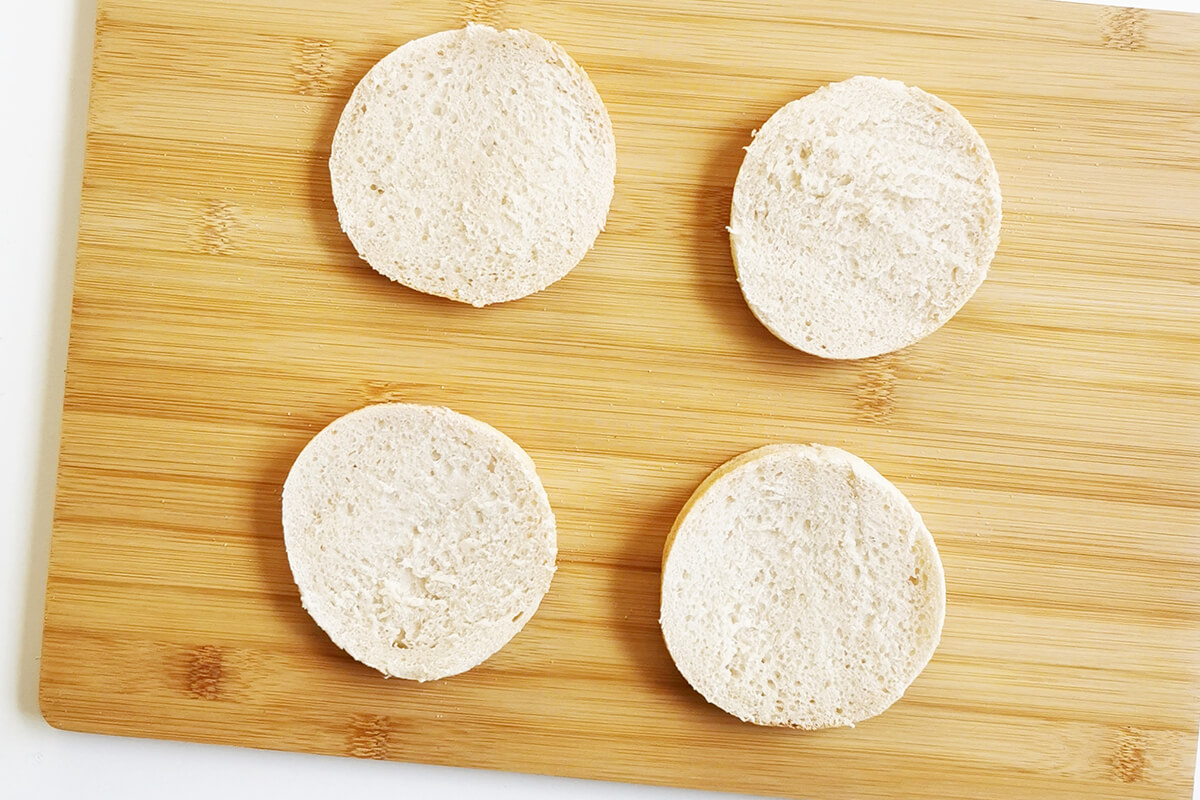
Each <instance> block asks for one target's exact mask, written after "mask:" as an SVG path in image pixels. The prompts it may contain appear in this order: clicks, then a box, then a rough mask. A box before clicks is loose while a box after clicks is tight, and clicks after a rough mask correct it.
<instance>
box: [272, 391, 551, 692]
mask: <svg viewBox="0 0 1200 800" xmlns="http://www.w3.org/2000/svg"><path fill="white" fill-rule="evenodd" d="M283 523H284V538H285V542H286V545H287V552H288V561H289V563H290V564H291V567H292V573H293V575H294V577H295V580H296V583H297V585H298V586H299V588H300V595H301V600H302V602H303V604H304V607H305V609H306V610H307V611H308V612H309V614H310V615H312V617H313V619H314V620H315V621H316V622H317V624H318V625H320V627H321V628H322V629H324V630H325V632H326V633H327V634H329V636H330V638H331V639H333V641H334V642H335V643H336V644H337V645H338V646H339V647H341V648H342V649H344V650H346V652H348V653H349V654H350V655H352V656H353V657H354V658H356V659H358V660H359V661H361V662H363V663H365V664H367V665H369V666H371V667H374V668H375V669H377V670H379V671H380V672H383V673H384V674H386V675H391V676H396V677H401V678H410V679H415V680H433V679H436V678H442V677H446V676H449V675H454V674H456V673H459V672H462V671H464V670H467V669H470V668H471V667H474V666H475V665H477V664H479V663H480V662H482V661H483V660H485V659H486V658H488V657H489V656H491V655H492V654H493V653H495V652H496V651H497V650H499V649H500V648H501V647H503V646H504V645H505V644H506V643H507V642H508V641H509V640H510V639H512V637H513V636H515V635H516V634H517V632H518V631H520V630H521V628H522V627H524V625H525V623H526V622H528V621H529V619H530V617H531V616H532V615H533V613H534V611H535V610H536V609H537V607H538V604H539V603H540V602H541V599H542V597H543V596H544V595H545V593H546V591H547V590H548V589H549V587H550V581H551V578H552V576H553V574H554V569H555V566H554V563H555V557H556V552H557V547H556V535H555V523H554V515H553V513H552V511H551V509H550V504H549V500H548V498H547V497H546V492H545V490H544V489H543V487H542V484H541V481H540V480H539V479H538V476H537V474H536V472H535V470H534V465H533V462H532V461H531V460H530V458H529V456H528V455H527V454H526V453H525V452H524V451H523V450H522V449H521V448H520V447H519V446H518V445H517V444H516V443H515V442H513V441H512V440H511V439H509V438H508V437H507V436H505V435H504V434H502V433H500V432H499V431H497V430H496V429H495V428H492V427H491V426H489V425H486V424H485V423H483V422H480V421H479V420H476V419H473V418H471V417H468V416H465V415H463V414H458V413H455V412H453V411H451V410H449V409H445V408H436V407H431V406H419V405H409V404H402V403H393V404H384V405H375V406H368V407H366V408H363V409H360V410H358V411H355V412H352V413H350V414H347V415H346V416H344V417H342V418H340V419H338V420H336V421H334V422H333V423H331V424H330V425H329V426H328V427H326V428H325V429H324V430H323V431H321V432H320V433H319V434H317V436H316V437H314V438H313V439H312V441H310V442H309V444H308V445H307V446H306V447H305V448H304V450H303V451H302V452H301V454H300V456H299V457H298V458H297V459H296V462H295V464H294V465H293V466H292V469H291V472H290V473H289V474H288V477H287V481H286V483H285V484H284V491H283Z"/></svg>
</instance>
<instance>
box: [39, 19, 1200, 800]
mask: <svg viewBox="0 0 1200 800" xmlns="http://www.w3.org/2000/svg"><path fill="white" fill-rule="evenodd" d="M897 6H903V7H902V8H897ZM466 20H478V21H487V22H491V23H494V24H500V25H503V26H516V27H526V28H529V29H531V30H534V31H537V32H539V33H541V34H543V35H545V36H546V37H548V38H551V39H554V40H556V41H558V42H559V43H561V44H562V45H563V46H564V47H566V49H567V50H568V51H569V52H570V53H571V54H572V55H573V56H574V57H575V58H576V60H578V61H579V63H580V64H582V65H583V66H584V68H585V69H587V70H588V72H589V74H590V75H591V77H592V78H593V80H594V81H595V83H596V85H597V87H598V88H599V90H600V93H601V95H602V96H603V97H604V99H605V101H606V102H607V104H608V107H609V110H610V112H611V115H612V119H613V123H614V127H615V130H616V135H617V143H618V156H619V166H618V172H617V189H616V196H615V199H614V202H613V208H612V213H611V215H610V217H609V225H608V230H607V232H606V233H604V234H602V235H601V237H600V239H599V240H598V242H597V245H596V249H595V250H594V251H593V252H592V253H591V254H590V255H589V256H588V257H587V258H586V259H585V260H584V262H583V263H582V264H581V265H580V266H579V267H578V268H576V270H575V271H574V272H572V273H571V274H570V275H569V276H568V277H567V278H566V279H565V280H563V281H562V282H561V283H559V284H556V285H555V286H553V287H552V288H551V289H549V290H548V291H545V292H542V293H540V294H538V295H535V296H533V297H531V298H527V299H525V300H520V301H517V302H514V303H509V304H505V305H502V306H498V307H492V308H487V309H484V310H479V309H474V308H469V307H466V306H460V305H456V304H453V303H450V302H447V301H443V300H438V299H435V298H431V297H427V296H424V295H420V294H417V293H415V292H412V291H409V290H407V289H404V288H402V287H399V286H397V285H395V284H391V283H389V282H388V281H387V280H385V279H384V278H382V277H380V276H379V275H377V274H375V273H374V272H372V271H371V270H370V269H368V268H367V267H366V266H365V265H364V264H362V263H361V262H360V261H358V259H357V258H356V256H355V254H354V251H353V249H352V248H351V246H350V244H349V242H348V241H347V240H346V238H345V237H344V236H343V235H342V234H341V232H340V230H339V228H338V224H337V219H336V215H335V212H334V208H333V204H332V201H331V199H330V188H329V176H328V172H327V167H326V159H327V156H328V149H329V142H330V138H331V136H332V133H333V128H334V126H335V124H336V121H337V118H338V114H339V113H340V111H341V108H342V105H343V103H344V102H345V100H346V98H347V97H348V96H349V93H350V90H351V88H352V87H353V85H354V83H355V82H356V81H357V79H358V78H359V77H360V76H361V75H362V74H363V73H364V72H365V71H366V70H367V68H368V67H369V66H370V65H371V64H372V63H373V62H374V61H376V60H377V59H379V58H380V57H382V56H383V55H384V54H386V53H387V52H389V51H390V50H391V49H392V48H393V47H395V46H397V45H398V44H400V43H402V42H404V41H406V40H408V39H410V38H412V37H416V36H420V35H424V34H428V33H432V32H434V31H437V30H439V29H444V28H447V27H453V26H458V25H460V24H462V23H463V22H464V21H466ZM859 73H865V74H881V75H886V76H890V77H894V78H899V79H902V80H904V81H906V82H909V83H913V84H917V85H920V86H922V87H924V88H926V89H928V90H930V91H932V92H935V93H936V94H938V95H940V96H941V97H943V98H945V99H946V100H948V101H950V102H952V103H954V104H955V105H956V106H958V108H959V109H961V110H962V111H963V113H964V114H965V115H966V116H967V118H968V119H970V120H971V121H972V122H973V123H974V124H975V125H976V127H977V128H978V129H979V131H980V132H981V133H982V134H983V136H984V138H985V139H986V140H987V142H988V144H989V145H990V147H991V150H992V153H993V154H994V156H995V159H996V162H997V166H998V168H999V172H1000V175H1001V180H1002V184H1003V188H1004V193H1005V204H1006V205H1005V222H1004V232H1003V241H1002V244H1001V247H1000V252H999V254H998V256H997V258H996V261H995V263H994V265H993V270H992V274H991V277H990V278H989V280H988V281H987V283H985V284H984V286H983V288H982V289H981V290H980V292H979V293H978V295H976V297H975V299H974V300H972V301H971V302H970V303H969V304H968V305H967V307H966V308H965V309H964V311H963V312H962V313H961V314H960V315H959V316H958V317H956V318H955V319H954V320H953V321H951V323H950V324H948V325H947V326H946V327H945V328H943V329H942V330H941V331H939V332H937V333H935V334H934V335H933V336H931V337H930V338H929V339H927V340H925V341H924V342H921V343H919V344H917V345H915V346H913V347H910V348H908V349H907V350H904V351H902V352H900V353H898V354H895V355H892V356H886V357H882V358H877V359H872V360H869V361H862V362H850V363H833V362H823V361H820V360H818V359H814V358H811V357H808V356H805V355H803V354H801V353H799V352H797V351H794V350H792V349H790V348H788V347H787V346H785V345H783V344H782V343H780V342H779V341H777V340H776V339H774V338H773V337H772V336H771V335H770V334H769V333H767V331H766V330H764V329H763V328H762V327H761V326H760V325H759V324H758V323H757V322H756V321H755V320H754V319H753V317H752V316H751V315H750V313H749V311H748V310H747V308H746V306H745V304H744V303H743V301H742V299H741V296H740V293H739V291H738V288H737V285H736V282H735V279H734V274H733V270H732V265H731V263H730V257H729V252H728V242H727V237H726V234H725V232H724V230H723V224H724V222H725V219H726V215H727V211H728V207H729V201H730V194H731V188H732V185H733V180H734V176H735V174H736V172H737V168H738V166H739V164H740V161H741V155H742V150H741V148H742V147H743V146H744V145H746V144H747V143H748V142H749V139H750V132H751V130H753V129H754V128H757V127H759V126H760V125H761V124H762V123H763V122H764V121H765V120H766V118H767V117H768V116H769V115H770V114H771V112H772V111H774V110H775V109H776V108H777V107H779V106H780V105H782V104H783V103H785V102H786V101H788V100H791V99H793V98H796V97H799V96H802V95H804V94H806V93H808V92H810V91H812V90H813V89H815V88H816V87H817V86H819V85H821V84H823V83H826V82H829V81H833V80H840V79H843V78H846V77H849V76H851V75H855V74H859ZM1197 153H1200V19H1198V18H1196V17H1189V16H1184V15H1172V14H1158V13H1143V12H1140V11H1131V10H1102V9H1098V8H1095V7H1089V6H1074V5H1067V4H1057V3H1048V2H1032V1H1031V0H1005V1H1004V2H987V3H980V4H977V5H971V6H969V7H960V5H959V4H958V3H954V2H951V0H944V1H942V0H924V1H923V2H918V3H912V4H892V3H887V2H883V0H877V1H876V2H859V3H843V2H832V1H830V2H813V3H807V4H798V3H791V2H787V1H786V0H761V1H760V2H753V3H737V2H732V0H730V2H711V3H701V2H691V1H690V0H664V1H663V2H660V3H640V2H632V0H625V1H623V2H613V3H599V2H582V1H581V2H574V3H558V2H549V0H513V1H512V2H503V0H493V1H492V2H472V3H466V4H463V5H461V6H458V5H447V4H444V3H440V2H383V1H382V0H363V1H362V2H355V3H347V4H327V3H322V2H319V1H318V0H238V2H199V1H198V0H194V1H193V2H187V3H176V2H162V1H160V0H101V3H100V10H99V19H98V22H97V30H96V44H95V62H94V71H93V82H92V100H91V109H90V115H89V124H88V138H87V162H86V170H85V175H84V186H83V208H82V221H81V230H80V235H79V256H78V267H77V272H76V278H75V299H74V307H73V312H72V320H71V345H70V357H69V365H68V371H67V389H66V402H65V408H64V412H63V429H62V430H63V433H62V450H61V459H60V464H59V473H58V498H57V508H56V513H55V522H54V536H53V549H52V553H51V559H50V561H51V564H50V577H49V588H48V593H47V605H46V626H45V638H44V645H43V657H42V680H41V703H42V709H43V711H44V713H45V716H46V719H47V720H49V722H50V723H51V724H53V725H56V726H59V727H63V728H70V729H73V730H82V731H96V732H103V733H114V734H122V735H134V736H154V737H169V738H178V739H192V740H197V741H205V742H220V743H227V744H238V745H249V746H253V747H266V748H281V749H294V750H305V751H312V752H319V753H337V754H345V755H353V756H359V757H366V758H381V759H402V760H413V761H425V762H433V763H438V764H457V765H469V766H476V767H488V768H496V769H505V770H521V771H531V772H546V773H554V774H559V775H572V776H583V777H591V778H606V779H615V780H625V781H644V782H650V783H661V784H674V785H679V786H689V787H704V788H712V789H726V790H737V791H745V792H755V793H765V794H778V795H788V796H796V797H800V796H803V797H812V798H885V797H888V798H890V797H915V796H921V797H926V798H984V797H988V798H993V797H1005V798H1038V799H1039V800H1046V799H1047V798H1050V799H1051V800H1052V799H1053V798H1081V797H1089V798H1091V797H1114V798H1116V797H1120V798H1135V797H1136V798H1151V797H1153V798H1184V797H1188V796H1190V794H1189V787H1190V784H1191V774H1192V763H1193V757H1194V754H1195V752H1196V731H1197V720H1198V719H1200V530H1198V524H1197V523H1198V522H1200V515H1198V513H1197V508H1198V505H1200V498H1198V491H1197V486H1198V483H1200V468H1198V467H1197V463H1198V460H1200V429H1198V425H1197V416H1196V403H1197V400H1198V395H1200V392H1198V383H1200V369H1198V365H1197V353H1198V352H1200V350H1198V346H1200V341H1198V338H1200V337H1198V335H1197V312H1198V310H1200V302H1198V299H1200V298H1198V291H1197V286H1198V285H1200V268H1198V266H1197V257H1198V253H1200V161H1198V160H1197ZM384 400H410V401H418V402H424V403H437V404H446V405H449V406H452V407H453V408H455V409H458V410H460V411H463V412H465V413H468V414H471V415H473V416H477V417H479V418H481V419H483V420H486V421H488V422H490V423H492V424H493V425H495V426H497V427H498V428H500V429H501V430H503V431H505V432H507V433H508V434H510V435H511V436H512V437H513V438H514V439H516V440H517V441H518V442H519V443H520V444H521V445H523V446H524V447H525V448H526V449H527V450H528V451H529V453H530V454H531V455H532V456H533V458H534V460H535V461H536V462H537V464H538V467H539V471H540V473H541V475H542V477H543V479H544V482H545V484H546V488H547V490H548V492H549V495H550V498H551V501H552V503H553V505H554V508H555V511H556V513H557V515H558V519H559V525H560V527H559V537H560V538H559V546H560V556H561V557H560V562H559V572H558V575H557V577H556V578H555V581H554V585H553V587H552V589H551V591H550V594H549V595H548V597H547V598H546V601H545V602H544V603H543V605H542V608H541V610H540V611H539V612H538V614H537V615H536V617H535V618H534V619H533V621H532V622H531V623H530V624H529V626H528V627H527V628H526V629H525V630H524V632H522V633H521V634H520V635H519V636H518V637H517V638H516V639H515V640H514V641H513V642H512V643H511V644H510V645H509V646H508V647H506V648H504V650H502V651H501V652H500V653H499V654H498V655H497V656H495V657H494V658H492V659H491V660H490V661H488V662H486V663H485V664H484V665H483V666H481V667H479V668H478V669H476V670H473V671H471V672H469V673H467V674H464V675H461V676H458V677H455V678H451V679H448V680H444V681H439V682H436V683H433V684H427V685H417V684H413V683H408V682H404V681H399V680H390V681H385V680H382V679H381V678H380V677H379V676H378V675H377V674H375V673H374V672H372V671H371V670H368V669H367V668H365V667H362V666H360V665H358V664H356V663H355V662H353V661H351V660H350V659H349V658H348V657H346V656H344V655H343V654H342V653H341V652H340V651H338V650H337V649H336V648H335V647H334V646H333V645H332V644H331V643H330V642H329V641H328V639H326V637H325V636H324V635H323V634H322V633H321V632H320V631H319V630H318V629H317V627H316V626H315V625H314V624H313V623H312V622H311V621H310V620H309V618H308V617H307V616H306V615H305V614H304V612H303V611H302V610H301V608H300V604H299V599H298V595H297V591H296V589H295V587H294V586H293V584H292V582H291V579H290V574H289V571H288V567H287V561H286V559H285V554H284V549H283V540H282V532H281V528H280V519H279V516H280V513H279V512H280V508H279V503H280V488H281V485H282V482H283V479H284V476H285V475H286V473H287V470H288V468H289V466H290V464H291V462H292V460H293V459H294V458H295V456H296V455H297V453H299V451H300V449H301V447H302V446H303V445H304V443H305V442H306V441H307V440H308V438H309V437H310V436H312V435H313V434H314V433H316V431H318V430H319V429H320V428H321V427H322V426H324V425H325V424H326V423H327V422H329V421H331V420H332V419H334V418H335V417H337V416H339V415H341V414H343V413H345V412H347V411H350V410H352V409H354V408H356V407H359V406H361V405H363V404H366V403H370V402H378V401H384ZM781 441H800V442H808V441H818V442H824V443H827V444H833V445H838V446H840V447H844V448H846V449H849V450H851V451H853V452H855V453H857V454H859V455H861V456H862V457H864V458H865V459H866V460H867V461H869V462H870V463H872V464H873V465H874V466H876V467H877V468H878V469H879V470H880V471H881V472H883V473H884V474H885V475H887V476H889V477H890V478H892V479H893V480H894V481H895V482H896V483H897V484H898V485H899V486H900V488H901V489H902V490H903V491H904V492H905V493H907V494H908V496H909V497H910V498H911V499H912V501H913V503H914V505H915V506H916V507H917V508H918V509H919V510H920V511H921V512H922V513H923V514H924V516H925V519H926V522H927V523H928V525H929V527H930V529H931V530H932V531H933V532H934V535H935V537H936V539H937V541H938V545H939V546H940V548H941V552H942V556H943V559H944V561H945V565H946V573H947V583H948V592H949V598H948V601H949V609H948V614H947V620H946V628H945V635H944V638H943V640H942V644H941V647H940V649H939V650H938V651H937V654H936V655H935V657H934V659H933V662H932V663H931V664H930V665H929V667H928V669H927V670H926V671H925V672H924V673H923V674H922V675H921V677H920V678H919V679H918V680H917V682H916V683H915V684H914V686H913V687H912V688H911V690H910V691H909V692H908V694H907V695H906V696H905V698H904V699H903V700H902V701H901V702H900V703H898V704H897V705H896V706H895V707H894V708H893V709H892V710H891V711H889V712H887V713H886V714H885V715H883V716H882V717H879V718H877V719H874V720H871V721H868V722H866V723H863V724H861V725H860V726H859V727H858V728H856V729H838V730H831V731H825V732H817V733H804V732H798V731H789V730H773V729H762V728H756V727H753V726H749V725H744V724H741V723H739V722H738V721H736V720H735V719H734V718H732V717H730V716H727V715H725V714H723V713H722V712H720V711H718V710H717V709H716V708H714V707H712V706H709V705H706V704H705V703H704V702H703V701H702V700H701V699H700V697H699V696H698V695H696V694H695V693H693V692H692V691H691V690H690V689H689V688H688V687H687V685H686V684H685V682H684V681H683V679H682V678H681V677H680V676H679V675H678V673H677V672H676V671H675V669H674V668H673V665H672V663H671V661H670V659H669V657H668V655H667V652H666V650H665V648H664V646H663V643H662V641H661V638H660V636H659V631H658V627H657V623H656V618H657V613H658V596H657V591H658V580H659V558H660V553H661V548H662V544H663V540H664V537H665V536H666V533H667V530H668V528H669V526H670V523H671V521H672V519H673V518H674V516H675V514H676V512H677V511H678V510H679V508H680V507H681V505H682V504H683V502H684V500H685V499H686V498H687V496H688V495H689V493H690V492H691V491H692V489H693V488H694V487H695V486H696V485H697V484H698V483H699V482H700V481H701V479H702V478H703V477H704V476H705V475H707V474H708V473H709V471H710V470H712V469H713V468H714V467H716V466H717V465H718V464H720V463H722V462H723V461H725V460H726V459H728V458H730V457H731V456H733V455H735V454H737V453H740V452H742V451H744V450H747V449H750V448H752V447H757V446H759V445H762V444H766V443H769V442H781Z"/></svg>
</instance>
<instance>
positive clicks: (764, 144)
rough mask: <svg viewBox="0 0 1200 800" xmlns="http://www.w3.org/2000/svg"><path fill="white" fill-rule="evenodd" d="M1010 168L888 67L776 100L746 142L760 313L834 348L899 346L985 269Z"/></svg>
mask: <svg viewBox="0 0 1200 800" xmlns="http://www.w3.org/2000/svg"><path fill="white" fill-rule="evenodd" d="M1000 219H1001V208H1000V180H999V177H998V176H997V174H996V167H995V165H994V164H993V163H992V158H991V155H990V154H989V153H988V149H987V145H985V144H984V142H983V139H981V138H980V136H979V134H978V133H976V131H975V129H974V128H973V127H971V124H970V123H969V122H967V120H966V119H964V118H963V116H962V114H960V113H959V112H958V111H957V110H956V109H955V108H954V107H953V106H951V105H950V104H949V103H947V102H945V101H943V100H940V99H938V98H937V97H934V96H933V95H931V94H929V93H928V92H924V91H922V90H920V89H917V88H915V87H910V86H905V85H904V84H902V83H900V82H899V81H893V80H886V79H883V78H870V77H862V76H860V77H856V78H851V79H850V80H847V81H842V82H841V83H834V84H830V85H829V86H825V87H823V88H821V89H818V90H817V91H815V92H813V93H812V94H810V95H808V96H807V97H804V98H801V99H800V100H795V101H793V102H791V103H788V104H787V105H786V106H784V107H783V108H781V109H779V110H778V111H776V112H775V113H774V114H773V115H772V116H771V118H770V119H769V120H767V123H766V124H765V125H764V126H763V127H762V130H760V131H758V132H757V133H756V134H755V136H754V140H753V142H752V143H751V144H750V146H749V147H747V148H746V157H745V160H744V161H743V162H742V167H741V170H740V171H739V172H738V177H737V182H736V183H735V185H734V191H733V207H732V210H731V213H730V221H729V235H730V245H731V248H732V251H733V261H734V266H735V267H736V269H737V277H738V282H739V283H740V284H741V287H742V293H743V294H744V295H745V297H746V302H747V303H748V304H749V306H750V309H751V310H752V311H753V312H754V314H755V316H757V317H758V319H759V320H760V321H761V322H762V323H763V325H765V326H766V327H767V328H768V329H769V330H770V331H771V332H772V333H773V334H775V335H776V336H778V337H779V338H780V339H782V340H783V341H785V342H787V343H788V344H790V345H792V346H793V347H796V348H798V349H800V350H803V351H805V352H808V353H812V354H813V355H817V356H822V357H825V358H866V357H868V356H876V355H880V354H882V353H888V352H891V351H893V350H899V349H900V348H902V347H906V346H908V345H910V344H912V343H913V342H916V341H918V340H919V339H922V338H924V337H925V336H928V335H929V334H930V333H932V332H933V331H935V330H937V329H938V328H940V327H941V326H942V325H943V324H945V322H946V321H947V320H949V319H950V318H951V317H952V316H954V314H955V313H956V312H957V311H958V310H959V309H960V308H962V306H963V305H964V304H965V303H966V302H967V300H968V299H970V297H971V295H973V294H974V293H975V290H976V289H978V288H979V286H980V284H981V283H983V280H984V278H985V277H986V276H987V271H988V266H989V265H990V264H991V261H992V257H993V256H994V255H995V253H996V248H997V246H998V245H999V242H1000Z"/></svg>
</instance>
